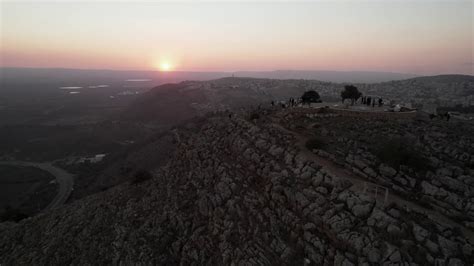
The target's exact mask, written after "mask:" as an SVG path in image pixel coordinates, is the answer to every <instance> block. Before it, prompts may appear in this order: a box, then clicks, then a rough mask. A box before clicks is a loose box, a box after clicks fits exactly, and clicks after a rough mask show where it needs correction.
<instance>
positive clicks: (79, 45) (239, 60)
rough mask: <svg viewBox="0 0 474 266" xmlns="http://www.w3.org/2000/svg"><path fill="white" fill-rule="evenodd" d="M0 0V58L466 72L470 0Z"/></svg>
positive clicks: (101, 65) (19, 62)
mask: <svg viewBox="0 0 474 266" xmlns="http://www.w3.org/2000/svg"><path fill="white" fill-rule="evenodd" d="M0 1H1V2H0V9H1V10H0V11H1V17H0V23H1V27H0V30H1V31H0V34H1V43H0V53H1V54H0V66H3V67H61V68H87V69H127V70H132V69H137V70H162V71H164V70H179V71H238V70H249V71H266V70H283V69H284V70H290V69H291V70H343V71H390V72H401V73H412V74H423V75H428V74H432V75H434V74H446V73H458V74H471V75H473V74H474V73H473V68H474V65H473V62H474V56H473V53H474V52H473V36H474V30H473V14H474V7H473V3H474V1H471V0H468V1H461V0H451V1H427V0H411V1H409V0H393V1H390V0H379V1H375V0H372V1H357V0H352V1H350V0H347V1H342V0H335V1H295V2H290V1H278V2H270V1H256V2H249V1H242V2H233V1H225V2H212V3H211V2H202V1H195V2H186V1H184V2H183V1H179V2H161V1H158V2H151V1H144V2H132V1H95V2H92V1H89V2H85V1H84V2H72V1H67V2H65V1H53V2H42V1H36V2H27V1H5V0H0Z"/></svg>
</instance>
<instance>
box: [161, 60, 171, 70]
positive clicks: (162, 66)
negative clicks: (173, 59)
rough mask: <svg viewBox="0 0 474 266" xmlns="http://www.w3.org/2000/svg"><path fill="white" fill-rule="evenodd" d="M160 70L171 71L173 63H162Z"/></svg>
mask: <svg viewBox="0 0 474 266" xmlns="http://www.w3.org/2000/svg"><path fill="white" fill-rule="evenodd" d="M160 70H161V71H170V70H171V65H170V64H169V63H168V62H163V63H161V64H160Z"/></svg>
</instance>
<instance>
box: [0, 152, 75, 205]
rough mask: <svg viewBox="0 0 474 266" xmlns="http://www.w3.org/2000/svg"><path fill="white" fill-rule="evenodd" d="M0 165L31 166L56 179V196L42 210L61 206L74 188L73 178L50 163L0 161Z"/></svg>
mask: <svg viewBox="0 0 474 266" xmlns="http://www.w3.org/2000/svg"><path fill="white" fill-rule="evenodd" d="M0 165H16V166H31V167H36V168H39V169H41V170H44V171H46V172H49V173H50V174H52V175H53V176H54V177H55V178H56V182H57V183H58V185H59V190H58V194H56V196H55V197H54V199H53V200H52V201H51V202H50V203H49V204H48V206H46V208H45V209H44V210H43V211H45V210H50V209H54V208H57V207H59V206H61V205H63V204H64V203H65V202H66V200H67V199H68V198H69V196H70V195H71V192H72V188H73V186H74V176H73V175H72V174H70V173H68V172H66V171H65V170H63V169H61V168H58V167H56V166H54V165H52V164H51V163H36V162H24V161H0Z"/></svg>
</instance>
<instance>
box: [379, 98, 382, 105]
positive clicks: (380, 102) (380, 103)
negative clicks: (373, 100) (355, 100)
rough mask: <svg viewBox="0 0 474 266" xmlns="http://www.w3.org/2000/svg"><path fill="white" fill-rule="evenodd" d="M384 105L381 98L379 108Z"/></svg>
mask: <svg viewBox="0 0 474 266" xmlns="http://www.w3.org/2000/svg"><path fill="white" fill-rule="evenodd" d="M382 104H383V100H382V98H379V107H382Z"/></svg>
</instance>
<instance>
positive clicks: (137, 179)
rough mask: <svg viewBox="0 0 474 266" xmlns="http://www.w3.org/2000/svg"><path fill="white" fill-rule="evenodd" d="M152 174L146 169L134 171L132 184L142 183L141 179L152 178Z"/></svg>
mask: <svg viewBox="0 0 474 266" xmlns="http://www.w3.org/2000/svg"><path fill="white" fill-rule="evenodd" d="M152 178H153V175H152V174H151V173H150V172H149V171H147V170H139V171H137V172H135V175H134V176H133V178H132V184H138V183H142V182H143V181H146V180H149V179H152Z"/></svg>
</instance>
